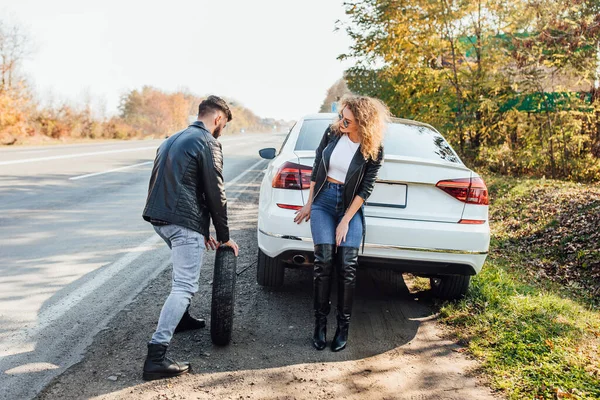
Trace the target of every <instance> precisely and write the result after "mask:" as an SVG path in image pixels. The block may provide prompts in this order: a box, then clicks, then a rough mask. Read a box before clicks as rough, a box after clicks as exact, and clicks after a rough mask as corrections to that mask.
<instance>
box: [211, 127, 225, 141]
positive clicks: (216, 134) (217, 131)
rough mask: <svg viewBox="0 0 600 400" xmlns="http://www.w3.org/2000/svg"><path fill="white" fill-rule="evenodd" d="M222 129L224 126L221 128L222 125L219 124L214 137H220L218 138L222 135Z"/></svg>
mask: <svg viewBox="0 0 600 400" xmlns="http://www.w3.org/2000/svg"><path fill="white" fill-rule="evenodd" d="M222 130H223V128H221V125H219V126H217V127H215V130H214V131H213V134H212V135H213V137H214V138H215V139H218V138H219V136H221V131H222Z"/></svg>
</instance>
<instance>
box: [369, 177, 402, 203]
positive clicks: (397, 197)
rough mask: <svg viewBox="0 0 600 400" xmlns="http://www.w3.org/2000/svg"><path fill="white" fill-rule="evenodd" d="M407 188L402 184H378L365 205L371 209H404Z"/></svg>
mask: <svg viewBox="0 0 600 400" xmlns="http://www.w3.org/2000/svg"><path fill="white" fill-rule="evenodd" d="M407 190H408V188H407V186H406V185H405V184H403V183H378V184H376V185H375V188H374V189H373V193H371V196H369V200H368V201H367V205H368V206H371V207H391V208H405V207H406V198H407Z"/></svg>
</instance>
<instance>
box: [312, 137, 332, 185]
mask: <svg viewBox="0 0 600 400" xmlns="http://www.w3.org/2000/svg"><path fill="white" fill-rule="evenodd" d="M330 133H331V127H330V126H329V127H327V129H325V133H324V134H323V138H322V139H321V143H319V147H317V150H316V152H315V162H314V164H313V169H312V174H311V175H310V180H311V181H312V182H316V181H317V170H318V169H319V165H320V164H321V159H322V158H323V150H324V149H325V147H327V143H328V142H329V134H330Z"/></svg>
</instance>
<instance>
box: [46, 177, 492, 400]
mask: <svg viewBox="0 0 600 400" xmlns="http://www.w3.org/2000/svg"><path fill="white" fill-rule="evenodd" d="M253 179H254V180H253V184H251V185H250V186H248V187H247V188H246V189H245V190H244V192H243V193H241V194H240V197H239V198H238V200H236V201H235V202H234V203H233V204H231V205H230V208H229V209H230V211H229V212H230V220H231V228H232V237H233V238H234V239H235V240H236V241H237V242H238V244H239V245H240V249H241V250H240V257H239V259H238V273H240V275H239V276H238V281H237V298H236V309H235V323H234V332H233V340H232V343H231V344H230V345H229V346H225V347H218V346H214V345H213V344H212V343H211V340H210V332H209V329H208V328H206V329H202V330H199V331H195V332H185V333H182V334H178V335H176V336H175V338H174V340H173V341H172V343H171V346H170V350H169V355H170V356H171V357H172V358H173V359H178V360H188V361H190V362H191V363H192V366H193V372H192V373H191V374H189V375H184V376H181V377H178V378H173V379H169V380H162V381H154V382H144V381H142V379H141V375H142V374H141V373H142V365H143V361H144V358H145V355H146V343H147V341H148V340H149V338H150V336H151V334H152V332H153V330H154V328H155V325H156V322H157V319H158V315H159V312H160V308H161V307H162V304H163V302H164V299H165V298H166V296H167V294H168V292H169V289H170V268H167V269H166V270H165V271H164V272H163V273H161V274H160V275H159V276H158V277H157V278H156V279H155V280H154V281H152V283H151V284H150V285H149V286H148V287H147V288H146V289H145V290H143V291H142V292H141V293H140V294H139V295H138V296H137V297H136V298H135V299H134V301H133V302H132V303H131V304H129V305H128V306H127V307H126V308H124V309H123V310H122V311H120V312H119V313H118V314H117V316H116V317H115V318H114V319H113V320H112V321H111V323H110V324H109V326H108V327H107V328H106V329H104V330H102V331H101V332H100V333H99V334H98V335H97V336H96V338H95V340H94V342H93V344H92V345H91V346H90V347H89V348H88V349H87V351H86V353H85V356H84V358H83V360H82V361H81V362H79V363H78V364H76V365H74V366H73V367H71V368H70V369H69V370H67V371H66V372H65V373H64V374H62V375H60V376H59V377H58V378H56V379H55V380H54V381H53V382H52V383H51V384H50V385H49V386H48V387H47V388H46V389H45V390H44V391H43V392H42V393H40V395H39V396H38V398H39V399H84V398H85V399H87V398H98V399H122V398H127V399H214V398H218V399H332V398H344V399H371V398H373V399H415V400H416V399H419V400H424V399H470V398H473V399H496V398H498V397H497V395H494V394H493V393H492V392H491V391H490V390H489V389H488V388H487V387H486V386H485V385H484V384H483V382H481V381H480V379H479V378H478V377H477V367H478V365H477V363H476V362H475V361H473V360H471V359H469V358H467V357H466V356H465V355H464V354H463V353H462V348H461V347H460V346H458V345H457V344H456V343H454V342H452V341H450V340H448V339H447V338H446V337H447V335H444V332H443V331H442V330H441V328H440V327H439V326H438V324H437V323H436V318H437V316H436V314H435V311H434V307H433V303H432V301H431V300H430V299H428V298H427V292H421V293H419V294H411V293H410V292H409V290H408V289H407V287H406V286H405V285H403V284H401V285H398V286H396V287H391V286H390V285H389V284H388V283H386V280H384V279H381V277H380V276H378V274H377V273H373V272H367V271H361V272H360V273H359V276H358V290H357V292H358V293H357V298H356V300H355V311H354V315H353V322H352V324H351V329H350V339H349V343H348V348H347V349H345V350H344V351H342V352H339V353H333V352H331V351H329V349H325V350H323V351H320V352H319V351H316V350H314V349H313V348H312V346H311V344H310V337H311V334H312V328H313V325H312V324H313V320H312V312H311V303H312V301H311V300H312V292H311V291H312V287H311V280H312V276H311V272H310V271H307V270H299V269H292V270H289V269H288V270H287V272H286V283H285V285H284V286H283V287H282V288H280V289H278V290H267V289H264V288H261V287H260V286H258V285H257V283H256V255H257V247H256V219H257V212H258V210H257V205H258V190H259V184H260V180H261V179H262V174H259V175H256V176H255V177H254V178H253ZM243 186H245V184H244V185H243ZM235 190H236V188H235V187H232V188H231V189H229V190H228V193H230V192H235ZM213 264H214V252H209V253H208V255H207V257H205V261H204V265H203V269H202V272H201V277H200V290H199V293H198V294H197V295H196V297H195V298H194V299H193V301H192V307H191V312H192V314H193V315H196V316H203V317H204V318H206V319H207V326H210V322H209V321H208V319H209V316H210V296H211V283H212V272H213V271H212V266H213ZM332 299H335V293H334V294H333V296H332ZM333 331H334V318H333V317H330V326H329V332H331V333H332V332H333ZM331 333H330V336H331Z"/></svg>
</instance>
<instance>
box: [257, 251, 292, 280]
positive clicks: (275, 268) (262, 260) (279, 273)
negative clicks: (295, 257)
mask: <svg viewBox="0 0 600 400" xmlns="http://www.w3.org/2000/svg"><path fill="white" fill-rule="evenodd" d="M284 274H285V268H284V266H283V262H281V261H280V260H279V259H278V258H277V257H274V258H273V257H269V256H267V255H266V254H265V253H263V252H262V250H260V249H258V263H257V266H256V281H257V282H258V284H259V285H261V286H267V287H278V286H281V285H283V276H284Z"/></svg>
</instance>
